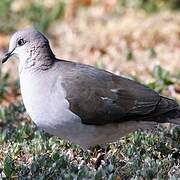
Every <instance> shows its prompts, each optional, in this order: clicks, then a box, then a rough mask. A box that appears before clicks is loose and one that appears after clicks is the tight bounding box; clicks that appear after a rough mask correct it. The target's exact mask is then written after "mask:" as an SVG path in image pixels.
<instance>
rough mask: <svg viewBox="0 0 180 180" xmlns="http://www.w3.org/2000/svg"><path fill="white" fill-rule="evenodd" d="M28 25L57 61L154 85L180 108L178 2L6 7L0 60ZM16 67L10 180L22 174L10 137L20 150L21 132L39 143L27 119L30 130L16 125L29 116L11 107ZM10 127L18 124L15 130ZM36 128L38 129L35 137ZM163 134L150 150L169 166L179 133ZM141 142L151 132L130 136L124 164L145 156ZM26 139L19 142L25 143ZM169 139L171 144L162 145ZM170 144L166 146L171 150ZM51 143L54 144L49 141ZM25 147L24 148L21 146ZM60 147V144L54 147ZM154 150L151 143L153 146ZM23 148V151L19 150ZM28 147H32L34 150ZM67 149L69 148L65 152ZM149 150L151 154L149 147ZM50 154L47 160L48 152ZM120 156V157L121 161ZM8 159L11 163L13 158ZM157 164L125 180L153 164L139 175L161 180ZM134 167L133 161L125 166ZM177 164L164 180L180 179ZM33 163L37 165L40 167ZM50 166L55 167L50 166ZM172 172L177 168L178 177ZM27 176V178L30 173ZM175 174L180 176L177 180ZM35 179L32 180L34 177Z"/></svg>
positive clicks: (4, 122) (1, 149)
mask: <svg viewBox="0 0 180 180" xmlns="http://www.w3.org/2000/svg"><path fill="white" fill-rule="evenodd" d="M30 26H34V27H35V28H37V29H38V30H39V31H41V32H43V33H44V34H45V35H46V36H47V37H48V39H49V41H50V44H51V47H52V49H53V51H54V53H55V54H56V56H57V57H58V58H61V59H68V60H72V61H78V62H81V63H86V64H90V65H93V66H96V67H98V68H104V69H106V70H109V71H111V72H114V73H116V74H121V75H124V76H126V77H128V78H131V79H134V80H137V81H140V82H142V83H144V84H146V85H148V86H149V87H151V88H153V89H155V90H156V91H157V92H159V93H162V94H163V95H166V96H169V97H171V98H175V99H176V100H177V101H180V1H179V0H67V1H66V0H44V1H43V0H42V1H41V0H29V1H25V0H1V1H0V56H2V55H3V54H4V53H5V52H6V51H7V49H8V43H9V38H10V36H11V35H12V33H14V32H15V31H17V30H19V29H23V28H26V27H30ZM16 64H18V61H14V60H12V61H11V62H10V61H9V62H7V63H6V64H4V65H3V66H1V65H0V130H2V132H3V133H4V134H3V133H2V135H1V134H0V173H1V169H2V171H3V172H4V174H5V175H6V176H9V177H11V176H12V175H13V173H14V174H17V173H15V172H14V170H13V169H12V162H13V163H14V157H16V156H17V155H16V154H14V150H13V147H12V145H11V143H9V141H8V139H9V138H12V142H13V144H14V143H15V142H16V138H15V137H17V136H18V137H20V136H19V135H17V134H18V133H19V131H20V134H21V133H22V134H21V136H22V137H24V140H26V138H27V139H28V138H29V136H32V137H33V138H35V139H36V138H37V136H36V135H34V134H33V135H32V134H31V135H30V134H29V132H31V131H33V133H37V132H39V131H38V130H35V128H34V126H33V127H31V124H32V122H30V121H27V117H26V116H25V120H23V123H24V124H23V123H22V124H21V125H20V124H19V121H17V122H16V120H15V119H19V118H20V117H21V116H22V115H19V114H18V113H20V114H22V112H24V111H21V108H22V106H19V105H18V106H16V105H15V106H14V105H12V103H14V102H16V101H19V100H21V97H20V92H19V80H18V70H17V66H16ZM19 108H20V109H19ZM13 113H14V114H13ZM10 114H11V116H10ZM12 114H13V115H12ZM23 117H24V116H23ZM11 120H13V123H12V121H11ZM14 120H15V121H14ZM9 122H11V123H9ZM9 124H11V126H10V125H9ZM12 124H13V125H12ZM17 124H18V125H17ZM16 127H20V129H19V130H18V129H17V128H16ZM25 127H26V128H27V129H28V128H29V130H27V129H25V130H24V128H25ZM32 128H34V129H33V130H32ZM12 129H14V130H13V132H11V130H12ZM21 130H22V131H21ZM171 132H172V133H171ZM158 133H160V134H158ZM158 133H157V134H158V136H152V137H153V138H154V139H153V142H154V141H157V144H156V145H157V147H156V145H155V144H153V146H151V148H152V147H153V148H154V149H151V148H150V149H149V154H151V153H153V154H154V152H155V154H156V153H157V154H156V155H157V157H159V155H158V153H160V154H161V155H162V154H163V153H164V152H166V153H165V154H163V155H162V157H161V158H159V161H160V162H161V161H162V162H163V163H164V162H165V161H166V160H167V158H169V156H170V155H172V152H171V149H173V148H175V149H178V151H176V152H179V153H180V151H179V148H180V147H179V145H178V144H180V143H179V139H180V129H178V131H177V132H175V139H173V138H172V136H173V133H174V131H172V129H171V128H170V129H169V130H168V132H166V130H164V129H163V130H162V129H161V130H158ZM166 133H167V134H168V135H169V134H170V135H169V136H171V137H170V139H168V138H167V137H166ZM24 134H25V135H24ZM157 134H156V135H157ZM169 136H168V137H169ZM45 137H46V136H45ZM137 137H138V138H140V139H141V140H142V139H143V138H146V137H149V138H152V137H150V136H148V135H147V134H146V133H145V134H144V136H143V135H142V134H138V133H136V134H134V135H133V136H130V140H128V141H127V142H126V141H123V143H125V142H126V143H129V145H127V144H126V143H125V144H126V149H124V150H122V151H123V153H124V155H125V158H124V156H121V159H123V160H125V159H126V158H127V159H128V158H130V157H132V156H134V154H133V152H134V151H135V149H137V151H135V154H138V153H139V152H141V150H142V151H143V149H138V148H140V144H138V143H139V141H140V139H138V140H139V141H138V143H137V144H136V142H137ZM159 137H162V139H158V138H159ZM173 137H174V136H173ZM13 138H14V139H13ZM33 138H32V139H33ZM38 138H39V139H38ZM38 138H37V139H36V140H37V142H39V141H40V139H41V140H43V141H45V139H46V138H44V136H43V135H42V137H41V136H40V135H39V136H38ZM133 138H135V140H134V139H133ZM166 138H167V139H168V140H167V139H166ZM172 139H173V140H172ZM21 140H22V139H20V141H18V142H17V143H19V142H21ZM28 140H29V139H28ZM146 140H147V139H146ZM146 140H144V141H145V142H146V143H147V144H148V143H150V142H151V140H152V139H151V140H149V139H148V141H146ZM164 140H165V142H163V141H164ZM161 141H162V142H163V143H164V144H163V146H162V147H160V149H159V146H158V145H160V144H161V143H160V142H161ZM167 141H168V143H166V142H167ZM47 142H49V140H47V139H46V143H47ZM53 142H54V141H53ZM21 143H26V142H25V141H22V142H21ZM56 143H57V142H54V144H56ZM123 143H122V142H120V144H118V145H117V146H115V147H116V148H117V147H119V146H120V147H121V148H122V147H123V146H125V144H123ZM131 143H132V144H131ZM1 144H2V145H1ZM38 144H39V143H38ZM122 144H123V146H122ZM58 145H59V144H58ZM136 145H137V146H136ZM150 145H152V144H151V143H150ZM21 146H23V145H22V144H21ZM26 146H27V147H29V146H30V145H26ZM49 146H50V145H49ZM6 147H9V148H11V151H12V153H11V154H10V156H9V155H8V156H7V151H8V150H7V149H6ZM18 147H19V146H18ZM53 147H54V146H53ZM68 147H70V146H68ZM132 147H135V148H132ZM148 147H149V146H148ZM155 147H156V148H155ZM61 148H62V147H61ZM63 148H65V146H63ZM116 148H115V149H116ZM128 148H130V150H129V149H128ZM161 148H162V149H161ZM55 149H56V148H55ZM65 149H66V150H67V149H68V148H67V146H66V148H65ZM144 149H148V148H147V147H144ZM68 150H69V149H68ZM23 152H24V150H23ZM33 152H34V151H33ZM35 152H36V151H35ZM130 152H131V153H130ZM143 152H144V151H143ZM18 153H19V151H18ZM26 153H27V154H28V157H31V158H32V157H33V153H32V151H30V150H27V151H26ZM38 153H39V154H43V152H42V151H41V150H40V152H36V153H34V154H38ZM51 153H52V152H51ZM51 153H50V154H51ZM61 153H62V152H61ZM116 153H117V152H116ZM128 153H130V155H129V154H128ZM44 154H46V153H45V151H44ZM120 154H121V153H120ZM120 154H118V157H119V156H120ZM111 155H112V154H111ZM116 155H117V154H116ZM147 156H148V155H147ZM9 157H10V159H8V158H9ZM18 157H19V158H20V161H16V166H15V167H14V166H13V167H14V169H16V168H17V167H19V164H21V163H20V162H21V161H23V160H22V159H23V158H24V156H22V154H21V155H20V154H18ZM50 157H51V156H50ZM157 157H156V158H157ZM179 157H180V155H179V156H178V157H177V158H176V159H179ZM111 158H112V156H111ZM133 158H134V159H131V160H132V161H133V162H135V161H137V159H136V156H134V157H133ZM151 158H152V159H151ZM153 158H154V157H150V160H147V162H148V163H150V164H148V165H147V164H145V162H146V161H144V159H146V157H145V158H144V159H143V158H142V159H140V160H139V161H138V162H139V164H138V165H136V166H133V168H134V169H133V170H132V169H130V170H129V171H128V172H126V173H125V175H126V177H129V176H128V173H129V174H130V177H132V176H133V175H135V174H136V175H137V174H138V172H139V169H138V166H141V170H142V167H144V166H147V167H149V168H150V167H151V165H152V168H151V171H150V170H149V169H148V171H147V172H146V170H147V169H146V168H145V169H144V171H143V173H144V174H145V175H142V174H141V176H142V177H143V178H145V179H146V178H148V177H156V178H157V177H160V176H158V173H160V172H158V171H157V169H158V168H157V167H159V165H158V163H157V164H156V163H155V164H153V163H154V159H153ZM28 159H29V158H27V159H26V161H25V160H24V162H27V161H28ZM127 159H126V160H127ZM31 160H32V159H31ZM52 161H53V160H52ZM109 161H110V159H109ZM28 162H29V161H28ZM90 162H91V161H90ZM118 162H119V161H118ZM128 162H129V159H128V161H127V164H128ZM169 162H170V163H169ZM173 162H174V161H173ZM173 162H171V161H169V160H168V163H169V164H168V163H167V162H165V164H163V163H162V164H161V165H162V166H160V169H163V168H164V171H163V173H164V174H163V173H162V174H163V175H164V176H162V177H163V179H166V178H167V177H170V176H172V177H173V176H174V177H179V178H180V170H179V167H176V165H177V164H176V163H175V165H174V164H173ZM178 162H179V161H178ZM31 163H32V161H30V162H29V164H31ZM35 163H37V162H36V161H35ZM38 163H39V161H38ZM91 163H92V162H91ZM91 163H90V164H91ZM151 163H152V164H151ZM77 164H78V163H77ZM125 164H126V163H125ZM127 164H126V165H127ZM131 165H132V164H131ZM1 166H2V168H1ZM49 166H50V167H51V164H50V165H48V167H49ZM119 166H122V165H117V166H116V165H114V164H113V167H114V168H115V167H116V168H117V167H119ZM23 167H26V168H27V167H29V166H25V164H24V165H23ZM33 167H34V166H33ZM88 167H89V166H88ZM153 167H156V169H153ZM111 168H112V167H111ZM116 168H115V169H116ZM172 168H175V170H174V169H172ZM165 169H167V171H166V170H165ZM21 170H22V169H21ZM126 170H127V168H126ZM171 170H172V172H171ZM19 172H21V171H19ZM22 172H23V173H24V170H22ZM85 172H86V170H85ZM177 172H178V173H179V176H175V175H174V174H176V173H177ZM93 173H94V171H93ZM148 173H151V174H150V175H149V174H148ZM153 173H154V174H153ZM31 174H33V173H32V172H31ZM169 174H170V175H169ZM90 176H91V175H90ZM85 177H87V176H85ZM98 177H100V176H98ZM108 177H110V176H108ZM0 178H1V176H0ZM122 179H123V178H122ZM150 179H151V178H150Z"/></svg>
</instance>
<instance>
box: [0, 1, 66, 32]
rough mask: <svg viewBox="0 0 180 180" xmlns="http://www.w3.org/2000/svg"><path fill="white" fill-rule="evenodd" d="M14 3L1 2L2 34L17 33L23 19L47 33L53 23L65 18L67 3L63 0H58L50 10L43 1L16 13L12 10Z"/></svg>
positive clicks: (0, 27)
mask: <svg viewBox="0 0 180 180" xmlns="http://www.w3.org/2000/svg"><path fill="white" fill-rule="evenodd" d="M13 3H14V2H13V1H11V0H2V1H1V2H0V19H1V22H0V32H1V33H9V32H13V31H15V30H16V27H17V26H18V25H20V24H19V22H20V23H21V22H22V21H21V20H22V19H26V21H28V23H29V25H33V26H34V27H36V28H37V29H38V30H40V31H42V32H45V31H46V30H47V28H48V26H49V25H50V23H51V22H54V21H55V20H56V19H57V18H60V17H62V16H63V14H64V8H65V1H63V0H56V4H55V5H54V6H53V7H52V8H50V9H49V8H47V7H46V6H45V4H44V3H43V2H42V1H32V3H29V5H27V6H25V7H24V8H21V9H20V10H18V11H17V12H16V11H13V10H12V4H13ZM17 3H18V2H17ZM22 17H23V18H22Z"/></svg>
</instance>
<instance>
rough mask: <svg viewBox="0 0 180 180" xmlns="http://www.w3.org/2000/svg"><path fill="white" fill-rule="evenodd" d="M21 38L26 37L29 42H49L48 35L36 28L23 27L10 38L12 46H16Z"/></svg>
mask: <svg viewBox="0 0 180 180" xmlns="http://www.w3.org/2000/svg"><path fill="white" fill-rule="evenodd" d="M19 39H24V40H26V41H29V42H33V41H44V42H48V40H47V39H46V37H45V36H44V35H43V34H41V33H40V32H39V31H37V30H36V29H34V28H28V29H23V30H20V31H17V32H16V33H14V34H13V36H12V37H11V39H10V45H9V46H10V47H11V46H12V47H13V46H15V44H16V43H17V41H18V40H19Z"/></svg>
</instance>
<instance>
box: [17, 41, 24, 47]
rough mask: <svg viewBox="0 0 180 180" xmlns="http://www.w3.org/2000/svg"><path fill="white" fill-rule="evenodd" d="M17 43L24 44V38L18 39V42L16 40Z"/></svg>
mask: <svg viewBox="0 0 180 180" xmlns="http://www.w3.org/2000/svg"><path fill="white" fill-rule="evenodd" d="M17 44H18V45H19V46H22V45H24V44H25V41H24V39H19V40H18V42H17Z"/></svg>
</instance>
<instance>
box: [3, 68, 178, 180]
mask: <svg viewBox="0 0 180 180" xmlns="http://www.w3.org/2000/svg"><path fill="white" fill-rule="evenodd" d="M153 76H154V84H155V85H156V86H160V87H161V86H162V84H163V88H160V89H161V91H162V92H163V90H165V89H166V88H167V87H168V85H169V82H170V84H172V83H174V80H173V81H172V80H171V76H170V74H169V73H168V72H167V71H166V70H164V69H162V68H161V67H159V66H157V67H155V71H154V73H153ZM8 81H9V78H7V79H5V82H6V84H8ZM158 89H159V88H158ZM3 94H4V95H5V94H6V91H4V92H3ZM0 130H1V133H0V177H2V178H5V179H7V178H11V179H13V178H14V179H59V178H61V179H69V180H71V179H72V180H73V179H80V180H81V179H96V180H98V179H108V180H115V179H118V178H119V179H120V178H121V179H130V178H133V179H139V178H143V179H153V178H157V179H178V178H180V167H179V163H180V127H178V126H176V127H172V128H167V127H163V126H158V127H157V128H156V129H154V130H149V131H141V130H138V131H136V132H134V133H131V134H129V135H128V136H126V137H124V138H121V139H120V140H119V141H118V142H115V143H111V144H108V149H109V151H108V152H107V153H106V158H105V160H104V161H103V162H102V165H101V166H100V167H99V168H98V170H96V169H95V165H94V158H95V156H96V154H97V153H96V150H95V149H94V150H83V149H81V148H79V147H78V146H77V145H74V144H71V143H69V142H66V141H64V140H61V139H60V138H57V137H55V136H51V135H49V134H46V133H45V132H43V131H42V130H40V129H37V127H36V126H35V124H33V122H32V121H31V120H30V119H29V117H28V116H27V114H26V111H25V108H24V106H23V104H22V102H18V101H16V102H14V103H11V104H9V106H1V107H0Z"/></svg>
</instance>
